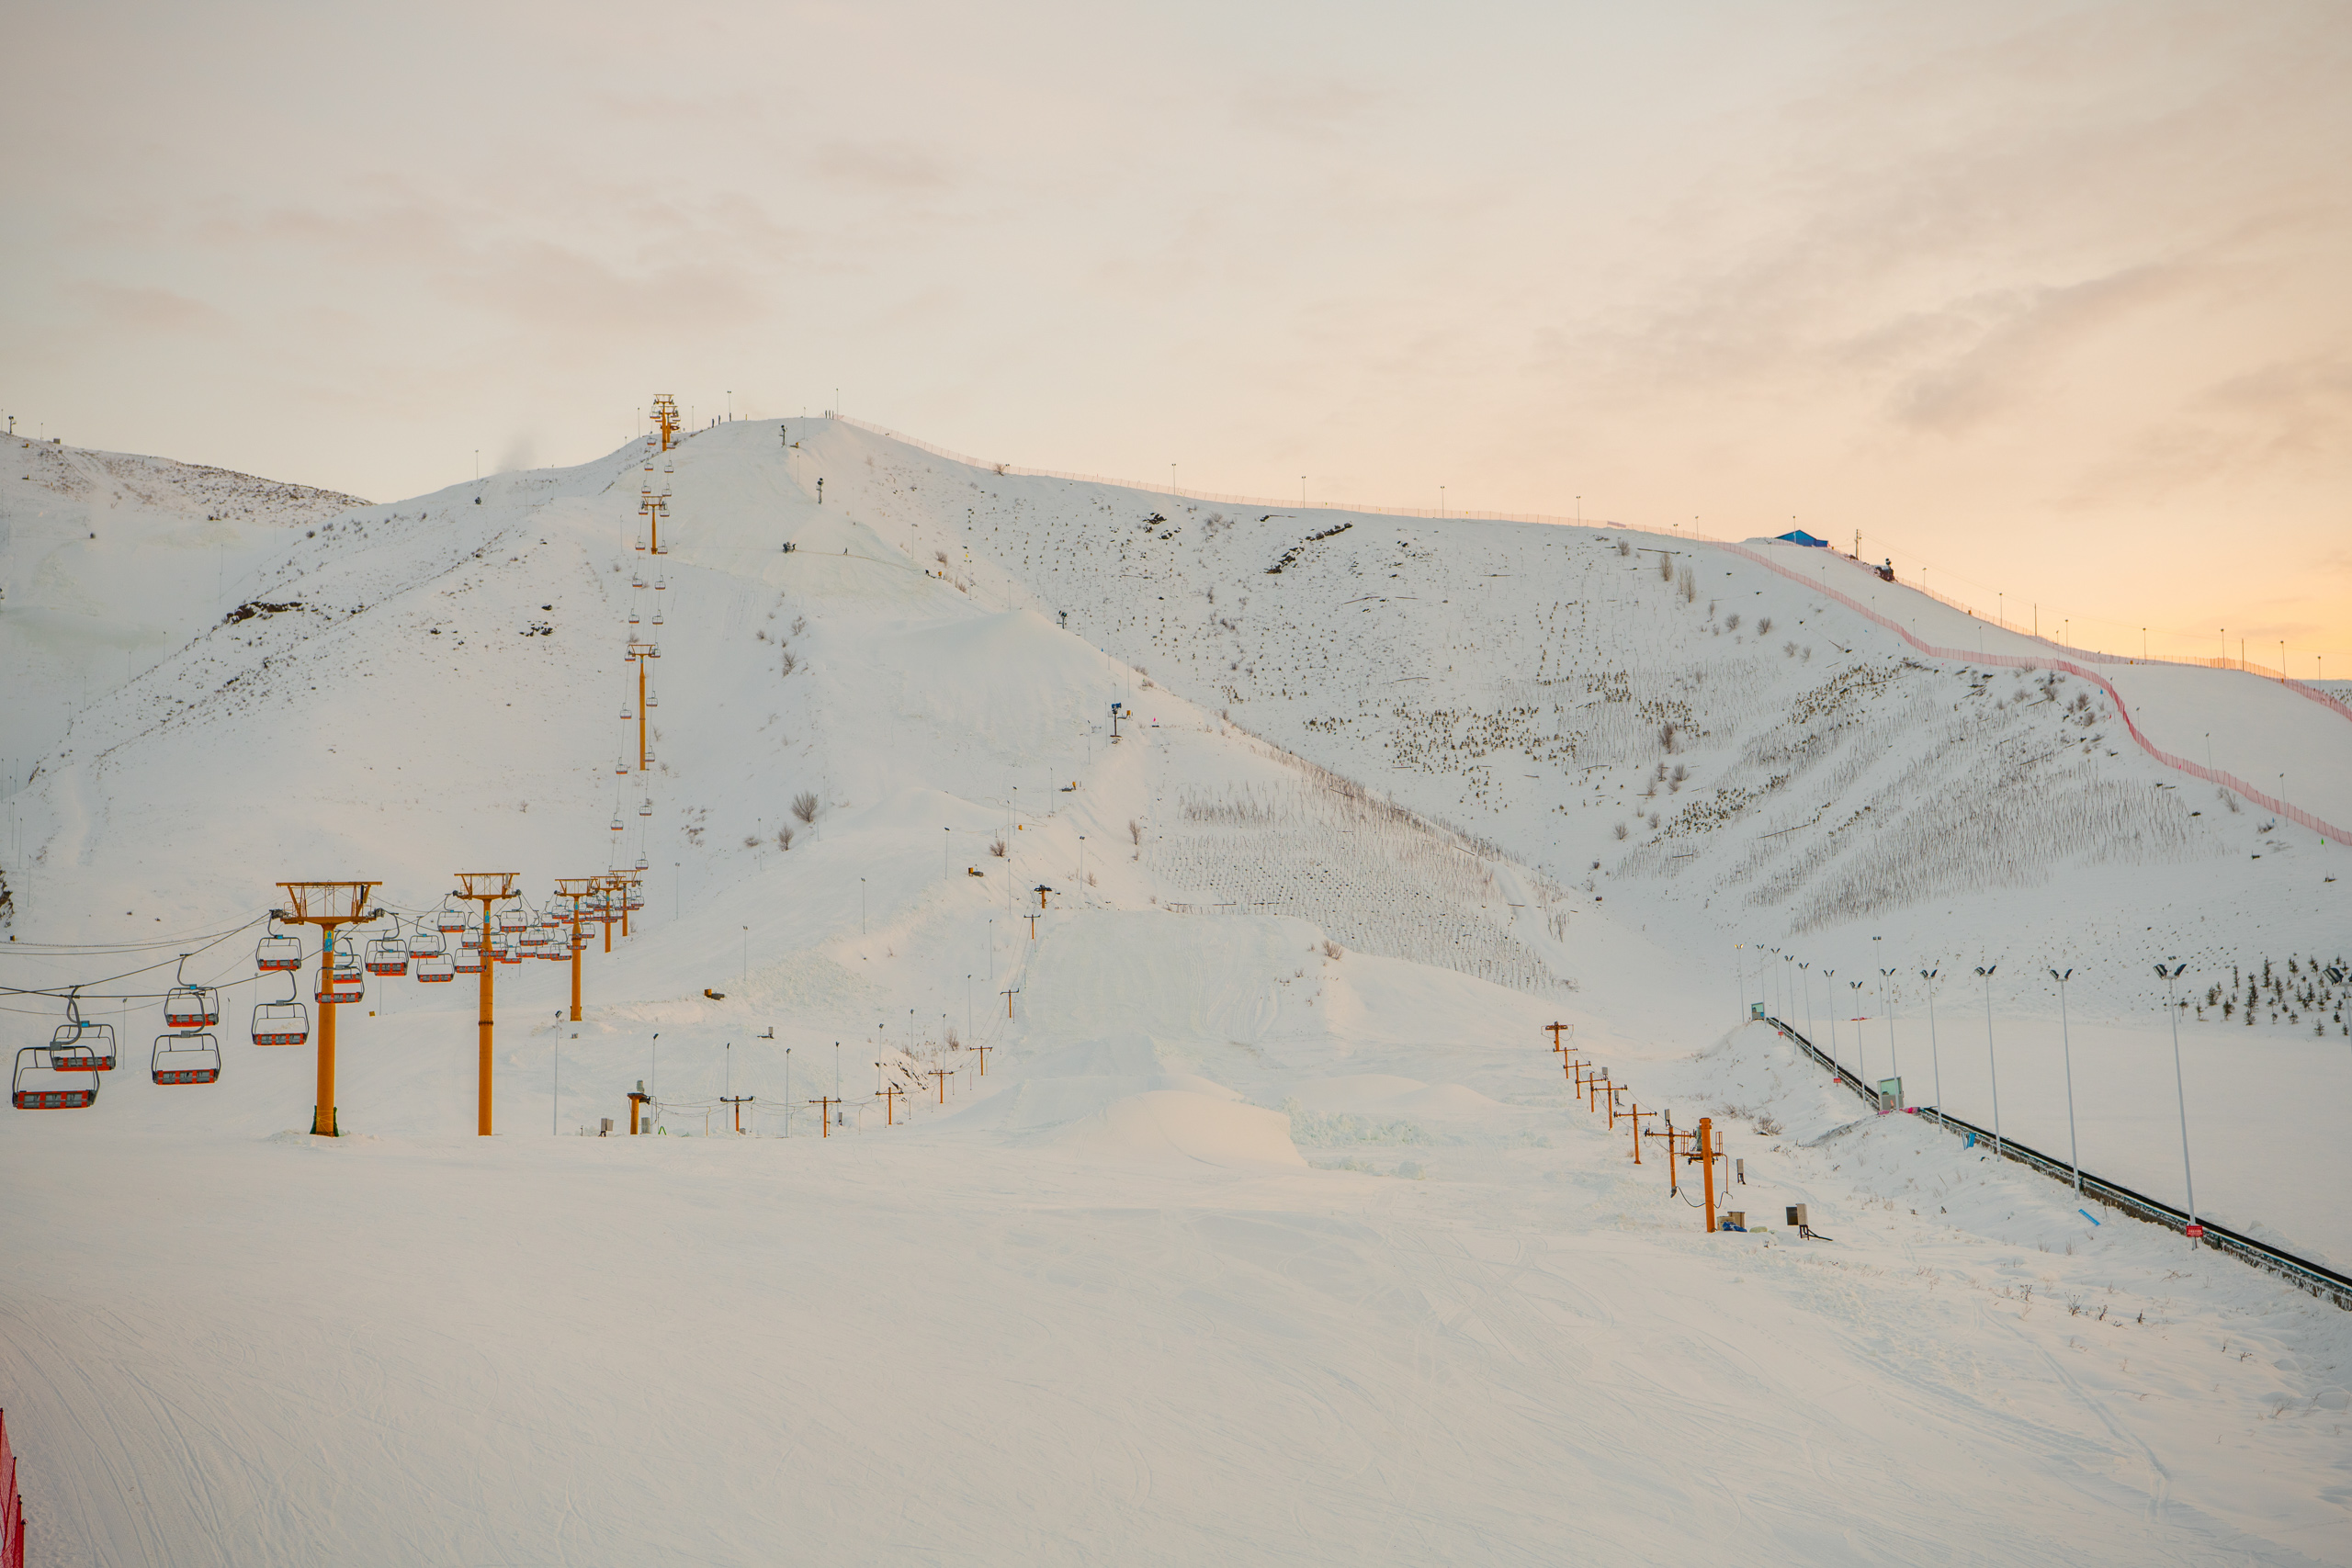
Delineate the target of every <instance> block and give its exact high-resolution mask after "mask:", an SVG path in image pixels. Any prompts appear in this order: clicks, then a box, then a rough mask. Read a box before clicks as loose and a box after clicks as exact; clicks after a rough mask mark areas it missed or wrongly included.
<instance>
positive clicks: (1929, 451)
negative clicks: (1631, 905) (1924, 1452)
mask: <svg viewBox="0 0 2352 1568" xmlns="http://www.w3.org/2000/svg"><path fill="white" fill-rule="evenodd" d="M6 38H7V39H8V40H9V42H8V47H7V48H6V50H5V51H0V82H5V84H6V88H7V102H6V107H5V108H0V115H5V117H6V118H5V126H6V138H7V146H8V149H9V151H8V154H7V158H6V163H5V164H0V168H5V175H0V177H5V180H6V186H7V190H8V194H9V197H10V202H9V206H10V212H11V219H12V220H11V221H10V222H9V223H8V224H7V225H6V230H5V231H0V256H5V258H6V270H7V276H8V279H9V285H10V286H9V288H7V290H6V293H5V295H0V412H6V413H8V414H12V415H14V416H15V418H16V421H17V432H18V434H48V435H57V436H61V437H62V438H63V439H64V440H65V441H67V442H70V443H74V444H76V445H81V446H98V447H110V448H118V449H126V450H133V451H143V452H154V453H160V454H164V455H168V456H171V457H180V458H185V459H187V460H190V461H195V462H202V463H209V464H216V465H219V466H221V467H226V468H238V469H243V470H245V471H249V472H254V473H259V474H264V475H267V476H269V477H272V478H277V479H290V480H297V481H300V482H303V483H307V484H316V485H322V486H327V487H331V488H334V489H338V490H345V491H352V492H354V493H357V494H362V495H366V496H368V497H371V498H374V499H379V500H392V499H398V498H401V497H403V496H406V495H409V494H413V493H417V492H420V491H426V490H430V489H433V488H437V487H439V486H441V485H444V484H447V483H451V482H454V481H458V480H461V479H467V478H468V477H469V475H470V474H471V472H472V471H473V464H474V462H475V454H476V452H477V451H479V453H480V460H481V465H482V467H483V468H484V469H485V470H488V469H491V468H516V467H528V466H536V465H547V464H557V463H569V462H576V461H581V460H583V459H585V458H588V457H593V456H594V455H597V454H599V453H603V452H607V451H610V450H611V449H612V448H614V447H615V446H617V445H619V444H620V443H621V442H622V441H623V440H625V439H626V438H628V436H630V435H631V434H635V433H636V432H637V431H638V430H639V428H641V426H640V425H639V423H637V421H638V420H639V416H640V414H641V412H642V411H643V408H644V406H645V403H646V401H647V400H648V399H649V398H650V395H651V394H652V393H653V392H654V391H656V390H662V391H670V392H673V393H675V394H676V395H677V397H678V399H679V400H680V402H681V403H682V405H692V407H693V410H694V418H695V421H696V422H699V421H701V420H704V419H708V418H711V417H715V416H718V414H719V413H720V412H722V410H725V409H729V408H731V411H732V412H733V413H734V414H735V415H736V416H737V417H739V418H740V417H775V416H798V415H800V414H802V413H803V412H809V413H815V412H819V411H820V410H823V409H825V408H828V407H831V406H834V405H835V399H836V397H837V396H838V398H839V400H840V403H839V406H841V407H842V408H843V409H844V410H845V411H846V412H849V413H852V414H854V415H857V416H860V417H863V418H865V419H868V420H871V421H873V422H875V423H880V424H883V425H887V426H889V427H891V428H893V429H896V430H900V431H904V432H907V433H909V434H913V435H917V436H920V437H922V438H923V439H924V440H927V441H931V442H934V443H937V444H938V445H940V446H945V447H950V448H954V449H956V450H961V451H967V452H971V453H975V454H978V455H981V456H984V457H989V458H991V459H1001V460H1005V461H1010V462H1013V463H1018V464H1022V465H1026V466H1032V467H1037V468H1057V469H1068V470H1078V471H1084V472H1089V473H1101V474H1105V475H1110V476H1116V477H1123V478H1126V479H1133V480H1136V481H1138V482H1143V483H1153V484H1165V483H1167V482H1168V480H1169V476H1170V465H1171V464H1173V465H1174V466H1175V482H1176V483H1177V484H1178V485H1180V486H1182V488H1184V489H1187V490H1200V491H1235V492H1243V493H1250V494H1262V495H1267V496H1283V497H1287V496H1292V495H1295V494H1297V493H1299V491H1300V488H1301V485H1302V483H1303V484H1304V486H1305V488H1306V495H1307V498H1308V500H1309V502H1313V503H1323V504H1329V505H1345V504H1349V503H1364V504H1372V505H1387V506H1402V507H1426V508H1435V507H1437V506H1438V505H1439V504H1440V501H1441V487H1443V488H1442V499H1443V504H1444V506H1445V508H1446V510H1447V511H1448V512H1449V513H1462V514H1464V515H1480V514H1494V513H1547V514H1555V515H1573V514H1577V513H1579V512H1580V513H1581V514H1582V515H1583V516H1585V517H1587V518H1588V519H1596V518H1605V519H1610V520H1613V521H1616V522H1619V523H1622V524H1624V525H1630V526H1637V527H1643V528H1649V529H1655V530H1657V531H1660V532H1667V531H1670V530H1672V529H1674V528H1676V527H1678V526H1679V527H1684V528H1695V529H1697V530H1698V531H1700V532H1702V533H1704V534H1707V535H1710V536H1724V537H1732V538H1738V537H1745V536H1753V535H1758V534H1767V535H1769V534H1778V533H1783V532H1786V531H1788V530H1789V529H1790V528H1792V527H1802V528H1804V529H1807V530H1808V531H1810V532H1812V533H1814V534H1815V535H1818V536H1823V537H1825V538H1827V539H1828V540H1830V541H1831V542H1833V543H1834V544H1836V545H1838V547H1841V548H1851V547H1853V545H1854V536H1855V535H1856V534H1857V533H1858V532H1859V534H1860V548H1861V553H1862V554H1863V555H1864V556H1865V557H1867V558H1871V559H1872V560H1877V559H1880V558H1890V557H1891V558H1893V560H1894V564H1895V567H1896V569H1897V570H1898V572H1900V573H1901V574H1902V575H1903V576H1904V577H1905V580H1906V581H1921V574H1922V573H1923V572H1924V581H1925V584H1926V586H1928V587H1929V588H1931V589H1935V590H1938V591H1939V592H1945V593H1947V594H1950V595H1951V596H1952V597H1954V598H1956V599H1960V600H1962V601H1963V602H1966V603H1968V604H1972V605H1973V606H1974V607H1977V608H1979V609H1981V610H1983V611H1985V612H1986V613H1988V614H1989V613H1991V612H1992V611H1993V609H1994V607H1995V604H1996V596H1997V603H1998V604H2000V605H2001V606H2002V607H2003V609H2004V611H2005V612H2006V614H2007V616H2008V618H2009V619H2011V620H2013V621H2023V620H2025V619H2026V618H2027V616H2028V615H2029V614H2031V615H2038V616H2039V618H2040V623H2041V628H2042V630H2043V631H2044V632H2045V633H2047V634H2051V635H2057V634H2058V628H2059V626H2064V627H2066V628H2067V630H2066V633H2065V635H2066V636H2067V638H2068V640H2071V641H2073V642H2074V643H2075V644H2077V645H2082V646H2089V647H2096V648H2098V649H2104V650H2107V651H2110V652H2119V653H2136V652H2138V651H2139V650H2140V649H2141V647H2142V639H2143V637H2144V639H2145V646H2146V648H2147V650H2148V651H2149V652H2151V653H2154V654H2155V655H2158V656H2169V657H2194V658H2210V657H2214V656H2216V655H2218V654H2223V653H2226V654H2228V655H2229V656H2232V657H2234V656H2236V655H2237V654H2238V652H2239V651H2240V648H2239V645H2240V644H2241V642H2243V645H2244V652H2245V657H2247V658H2248V659H2249V660H2253V661H2255V662H2256V663H2260V664H2264V665H2270V666H2276V665H2277V664H2278V662H2279V660H2280V658H2281V657H2282V653H2283V657H2284V660H2285V664H2286V668H2287V670H2288V672H2289V673H2290V674H2292V675H2295V676H2297V677H2298V678H2301V679H2310V678H2312V677H2313V676H2314V675H2320V674H2324V675H2325V676H2326V677H2327V678H2328V679H2330V680H2352V286H2347V283H2346V279H2347V278H2352V176H2347V175H2346V170H2347V169H2348V168H2352V94H2347V93H2346V91H2345V90H2344V85H2345V84H2346V82H2347V81H2352V13H2348V12H2346V10H2345V9H2344V8H2343V7H2341V6H2330V5H2321V4H2311V5H2296V4H2286V5H2272V6H2252V7H2247V6H2216V5H2188V4H2131V5H2126V4H2112V3H2110V4H2079V5H2061V6H2051V5H2046V4H2045V5H2016V4H2006V5H1992V6H1972V7H1964V8H1963V7H1927V6H1897V7H1869V6H1844V5H1823V4H1813V5H1803V6H1780V7H1767V6H1736V5H1703V6H1702V5H1680V6H1664V7H1642V8H1626V7H1615V6H1591V5H1579V6H1540V7H1539V6H1524V5H1474V6H1448V7H1405V6H1386V5H1375V6H1338V5H1330V4H1301V5H1287V6H1274V7H1264V6H1240V5H1234V4H1207V5H1193V6H1182V7H1175V6H1163V7H1137V8H1126V9H1123V10H1117V11H1104V10H1103V9H1101V8H1095V7H1080V6H1072V5H1066V4H1040V5H1033V6H1023V7H1018V8H1013V9H1006V10H992V9H987V8H978V9H976V8H971V7H956V6H936V5H926V4H912V5H895V6H894V5H884V6H837V5H786V6H756V7H755V6H713V5H687V6H675V7H668V8H663V9H660V10H648V9H644V8H639V7H624V6H610V5H596V4H588V5H573V6H544V5H522V6H497V7H488V8H476V7H458V6H448V5H425V6H411V7H386V8H365V9H355V10H349V11H345V10H342V9H334V10H323V9H322V8H319V7H316V6H292V5H285V4H248V5H242V6H229V7H221V8H201V9H190V8H183V7H166V6H153V5H132V4H107V3H97V4H90V5H83V6H74V7H70V8H58V9H54V10H47V11H39V12H35V11H31V10H28V9H25V8H18V9H17V11H16V12H15V13H14V14H13V15H12V17H10V18H9V20H8V21H7V22H6ZM837 389H838V390H837ZM2282 645H2283V647H2282Z"/></svg>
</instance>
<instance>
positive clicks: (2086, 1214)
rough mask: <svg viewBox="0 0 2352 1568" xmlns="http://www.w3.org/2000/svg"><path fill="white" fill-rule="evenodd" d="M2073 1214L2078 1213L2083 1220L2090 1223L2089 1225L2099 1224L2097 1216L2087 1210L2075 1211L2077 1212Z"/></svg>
mask: <svg viewBox="0 0 2352 1568" xmlns="http://www.w3.org/2000/svg"><path fill="white" fill-rule="evenodd" d="M2075 1213H2078V1214H2080V1215H2082V1216H2083V1218H2085V1219H2086V1220H2088V1221H2090V1223H2091V1224H2098V1223H2099V1220H2098V1215H2097V1214H2094V1213H2091V1212H2090V1211H2089V1210H2088V1209H2077V1210H2075Z"/></svg>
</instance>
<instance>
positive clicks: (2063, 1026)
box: [2050, 969, 2083, 1198]
mask: <svg viewBox="0 0 2352 1568" xmlns="http://www.w3.org/2000/svg"><path fill="white" fill-rule="evenodd" d="M2074 976H2075V972H2074V971H2073V970H2072V969H2069V970H2067V971H2066V972H2065V973H2064V975H2061V974H2060V973H2058V971H2057V970H2055V969H2052V971H2050V977H2051V978H2052V979H2053V980H2055V981H2057V982H2058V1048H2059V1051H2060V1052H2061V1053H2062V1055H2063V1057H2064V1061H2065V1064H2066V1157H2067V1159H2068V1160H2070V1161H2072V1162H2073V1164H2074V1167H2075V1197H2077V1198H2079V1197H2081V1196H2082V1195H2083V1152H2082V1148H2081V1146H2080V1145H2077V1144H2076V1143H2075V1043H2074V1040H2073V1038H2072V1034H2071V1031H2070V1028H2069V1026H2068V1024H2067V1021H2066V982H2067V981H2068V980H2071V979H2073V978H2074Z"/></svg>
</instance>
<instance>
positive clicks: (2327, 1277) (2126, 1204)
mask: <svg viewBox="0 0 2352 1568" xmlns="http://www.w3.org/2000/svg"><path fill="white" fill-rule="evenodd" d="M1763 1021H1764V1022H1766V1023H1769V1024H1770V1025H1771V1026H1772V1027H1773V1028H1774V1029H1777V1030H1779V1031H1780V1032H1781V1038H1782V1039H1784V1040H1787V1041H1788V1042H1789V1043H1791V1044H1792V1045H1794V1046H1796V1047H1797V1048H1798V1049H1799V1050H1801V1051H1803V1052H1804V1054H1805V1055H1808V1056H1810V1057H1812V1058H1813V1059H1814V1061H1815V1064H1816V1065H1818V1066H1823V1067H1826V1068H1827V1069H1828V1070H1829V1072H1830V1073H1831V1074H1833V1075H1834V1076H1835V1077H1837V1079H1838V1082H1839V1083H1841V1084H1843V1085H1845V1086H1846V1087H1847V1088H1848V1089H1852V1090H1853V1091H1854V1093H1855V1095H1856V1096H1857V1097H1859V1098H1860V1100H1862V1101H1863V1102H1864V1103H1865V1104H1867V1105H1869V1106H1871V1108H1872V1109H1874V1110H1875V1109H1877V1108H1878V1105H1879V1097H1878V1092H1877V1091H1876V1090H1875V1089H1871V1088H1869V1087H1868V1086H1867V1085H1865V1084H1864V1083H1863V1082H1862V1080H1861V1079H1860V1078H1858V1077H1855V1076H1854V1075H1853V1073H1852V1072H1850V1071H1849V1070H1848V1069H1847V1067H1846V1066H1844V1065H1842V1064H1841V1063H1838V1062H1837V1061H1834V1060H1832V1059H1831V1058H1830V1057H1829V1056H1827V1055H1824V1054H1823V1052H1822V1050H1821V1048H1820V1047H1819V1046H1817V1045H1815V1043H1813V1042H1812V1041H1810V1040H1808V1039H1806V1038H1805V1037H1804V1034H1803V1033H1802V1032H1800V1031H1798V1030H1796V1029H1793V1028H1792V1027H1790V1026H1789V1025H1788V1024H1785V1023H1783V1022H1781V1021H1780V1020H1779V1019H1777V1018H1772V1017H1770V1016H1769V1015H1768V1016H1767V1017H1766V1018H1765V1019H1764V1020H1763ZM1905 1110H1906V1111H1909V1112H1910V1113H1911V1114H1914V1115H1916V1116H1917V1117H1919V1118H1920V1119H1921V1120H1922V1121H1923V1122H1928V1121H1930V1119H1932V1124H1933V1125H1935V1126H1938V1127H1941V1128H1943V1129H1944V1130H1945V1131H1946V1132H1949V1133H1954V1134H1964V1135H1969V1136H1973V1138H1974V1140H1975V1146H1977V1147H1979V1148H1989V1149H1991V1150H1992V1151H1993V1153H1995V1154H1996V1155H1998V1156H2001V1157H2002V1158H2005V1159H2013V1160H2015V1161H2017V1162H2018V1164H2019V1165H2022V1166H2024V1167H2026V1168H2029V1169H2030V1170H2037V1171H2040V1172H2041V1174H2042V1175H2044V1176H2047V1177H2049V1178H2051V1179H2052V1180H2054V1181H2062V1182H2064V1183H2066V1184H2067V1185H2068V1186H2072V1185H2073V1184H2074V1181H2075V1168H2074V1167H2073V1166H2071V1165H2069V1164H2067V1163H2066V1162H2065V1161H2064V1160H2063V1159H2053V1158H2052V1157H2051V1156H2048V1155H2046V1154H2043V1153H2042V1152H2041V1150H2040V1149H2037V1148H2033V1147H2030V1145H2025V1144H2020V1143H2018V1141H2017V1140H2016V1139H2015V1138H2007V1137H1996V1136H1995V1135H1994V1134H1992V1133H1991V1132H1989V1131H1987V1130H1986V1129H1985V1128H1983V1127H1979V1126H1978V1125H1976V1123H1975V1122H1963V1121H1962V1120H1961V1119H1960V1118H1959V1117H1957V1116H1947V1115H1945V1114H1944V1113H1943V1112H1942V1111H1939V1110H1938V1109H1937V1108H1936V1107H1934V1106H1932V1105H1924V1106H1906V1107H1905ZM1882 1114H1892V1112H1882ZM2082 1182H2083V1188H2082V1190H2083V1193H2084V1195H2085V1196H2086V1197H2089V1198H2095V1199H2097V1200H2098V1202H2099V1203H2100V1204H2101V1205H2103V1206H2104V1207H2107V1208H2109V1209H2114V1210H2118V1211H2120V1212H2121V1213H2126V1214H2129V1215H2131V1217H2132V1218H2133V1219H2135V1220H2145V1221H2146V1222H2147V1223H2148V1224H2153V1225H2162V1226H2164V1227H2165V1229H2166V1230H2173V1231H2179V1232H2181V1233H2182V1234H2184V1235H2186V1234H2187V1232H2188V1224H2189V1216H2188V1214H2187V1213H2183V1212H2182V1211H2181V1210H2178V1209H2176V1208H2174V1207H2173V1206H2172V1205H2171V1204H2169V1203H2166V1202H2164V1201H2161V1200H2159V1199H2155V1198H2151V1197H2149V1196H2148V1195H2147V1194H2146V1193H2144V1192H2135V1191H2133V1190H2131V1188H2129V1187H2126V1186H2124V1185H2122V1184H2121V1183H2120V1182H2116V1181H2109V1180H2108V1179H2106V1178H2104V1177H2098V1176H2093V1175H2092V1174H2091V1173H2090V1172H2089V1171H2087V1170H2086V1171H2084V1172H2083V1173H2082ZM2197 1224H2199V1226H2201V1227H2202V1228H2203V1229H2204V1232H2205V1235H2204V1238H2203V1239H2204V1242H2205V1245H2206V1246H2208V1247H2212V1248H2213V1249H2214V1250H2215V1251H2217V1252H2222V1253H2226V1254H2228V1255H2229V1256H2230V1257H2232V1258H2236V1259H2237V1260H2238V1261H2239V1262H2241V1263H2246V1264H2251V1265H2252V1266H2253V1267H2255V1268H2256V1269H2263V1270H2266V1271H2267V1272H2268V1273H2272V1274H2276V1275H2278V1277H2279V1278H2280V1279H2282V1280H2286V1281H2287V1282H2288V1283H2289V1284H2290V1285H2293V1286H2295V1287H2296V1288H2297V1289H2299V1290H2304V1291H2309V1292H2311V1293H2312V1295H2314V1296H2317V1297H2318V1298H2319V1299H2320V1300H2322V1301H2324V1302H2328V1303H2333V1304H2335V1305H2336V1306H2339V1307H2342V1308H2344V1309H2345V1310H2346V1311H2347V1312H2352V1275H2345V1274H2339V1273H2337V1272H2336V1271H2335V1269H2329V1268H2325V1267H2324V1266H2323V1265H2321V1264H2317V1263H2313V1262H2312V1260H2311V1259H2310V1258H2298V1257H2296V1256H2295V1255H2294V1254H2293V1253H2291V1252H2287V1251H2284V1250H2282V1249H2280V1248H2278V1247H2272V1246H2270V1245H2269V1244H2268V1243H2267V1242H2260V1241H2256V1240H2255V1239H2254V1237H2252V1236H2250V1235H2240V1234H2239V1233H2238V1232H2236V1231H2233V1230H2231V1229H2230V1228H2229V1227H2228V1226H2226V1225H2217V1224H2214V1223H2213V1222H2212V1221H2211V1220H2205V1219H2200V1220H2199V1221H2197Z"/></svg>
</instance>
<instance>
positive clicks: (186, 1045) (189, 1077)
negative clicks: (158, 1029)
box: [147, 1030, 220, 1084]
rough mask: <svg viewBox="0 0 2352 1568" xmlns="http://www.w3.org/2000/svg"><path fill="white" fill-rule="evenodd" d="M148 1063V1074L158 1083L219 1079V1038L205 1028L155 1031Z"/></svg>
mask: <svg viewBox="0 0 2352 1568" xmlns="http://www.w3.org/2000/svg"><path fill="white" fill-rule="evenodd" d="M147 1066H148V1072H149V1074H150V1075H151V1076H152V1077H153V1078H154V1080H155V1081H156V1082H157V1083H161V1084H180V1083H218V1082H220V1041H218V1040H216V1039H214V1038H213V1037H212V1035H211V1033H210V1032H209V1031H205V1030H181V1031H179V1032H175V1033H172V1034H158V1035H157V1036H155V1049H154V1051H153V1053H152V1054H151V1055H149V1056H148V1058H147Z"/></svg>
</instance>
